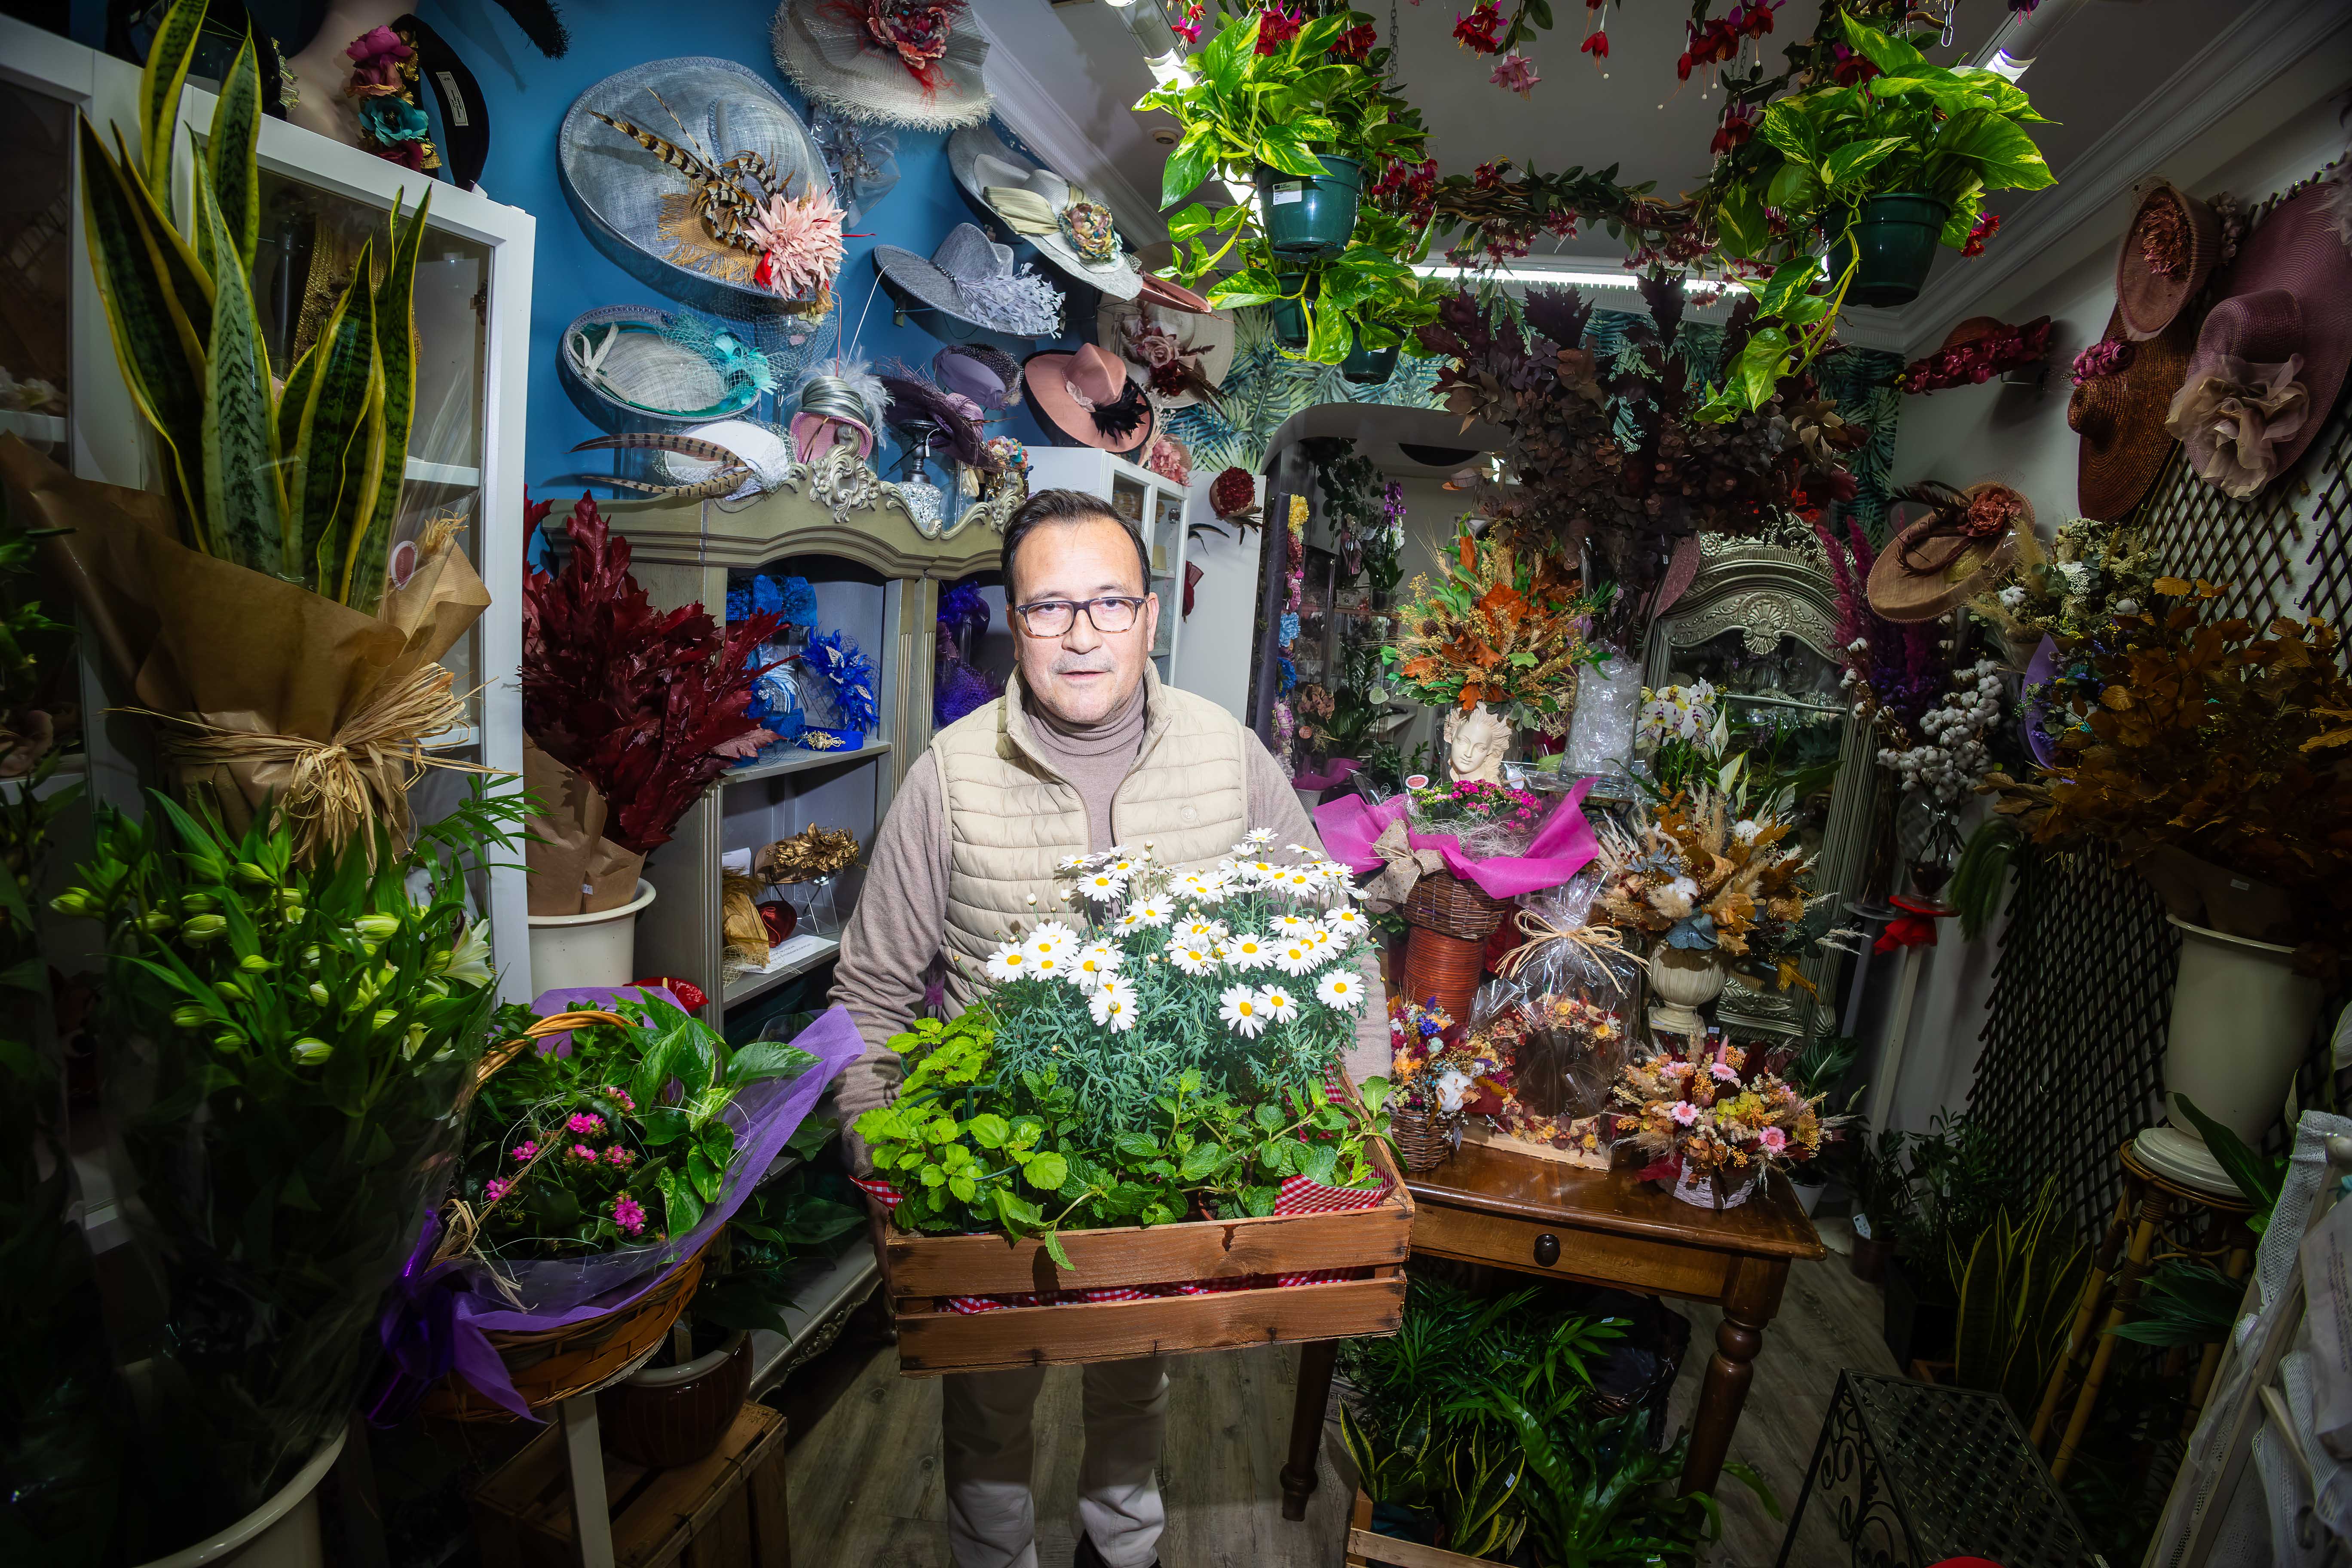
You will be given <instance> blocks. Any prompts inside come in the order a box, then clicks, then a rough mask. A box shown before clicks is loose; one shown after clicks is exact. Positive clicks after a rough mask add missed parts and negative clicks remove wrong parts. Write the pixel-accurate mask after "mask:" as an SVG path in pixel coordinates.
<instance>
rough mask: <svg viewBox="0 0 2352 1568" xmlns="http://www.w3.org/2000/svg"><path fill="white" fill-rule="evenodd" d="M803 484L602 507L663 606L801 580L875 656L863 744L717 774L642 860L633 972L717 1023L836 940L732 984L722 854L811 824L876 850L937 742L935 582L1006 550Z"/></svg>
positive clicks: (802, 937)
mask: <svg viewBox="0 0 2352 1568" xmlns="http://www.w3.org/2000/svg"><path fill="white" fill-rule="evenodd" d="M803 485H804V488H801V487H795V486H790V485H788V486H787V487H786V488H784V489H778V490H776V491H773V492H772V493H770V494H768V495H765V496H762V497H761V498H760V499H758V500H754V501H751V503H749V504H748V505H742V506H734V507H728V506H722V505H720V504H719V502H716V501H676V500H646V501H632V500H623V501H616V502H613V503H611V504H609V505H608V506H606V507H605V509H604V510H605V514H606V516H608V517H610V518H611V519H612V521H613V526H614V530H615V531H617V532H619V533H621V534H622V535H624V536H625V537H626V538H627V539H628V541H629V545H630V549H631V552H632V553H633V563H632V570H633V571H634V572H635V575H636V579H637V581H638V583H639V584H641V585H642V586H643V587H644V588H645V590H646V595H647V596H648V597H649V598H650V599H651V600H652V602H653V603H654V604H655V605H657V606H659V607H662V608H665V609H667V608H671V607H674V606H677V605H687V604H694V603H699V604H701V605H703V606H704V607H705V608H706V609H707V610H709V612H710V613H711V615H712V616H714V617H715V618H719V619H723V618H724V616H725V614H726V605H727V587H728V577H729V574H730V573H743V572H752V571H765V572H769V573H771V574H792V575H797V576H802V577H805V578H807V579H808V580H809V583H810V584H811V586H812V587H813V588H814V590H815V592H816V597H817V629H818V630H820V631H835V630H839V631H845V632H847V633H848V634H849V635H850V637H853V638H854V639H855V640H856V643H857V646H858V647H859V648H861V649H862V650H863V651H864V652H865V654H866V657H867V658H870V659H872V660H873V661H874V666H875V670H876V689H875V702H876V707H877V710H878V713H879V721H878V724H877V729H876V731H875V732H874V733H873V734H871V735H869V736H867V737H866V743H865V744H864V745H862V746H860V747H858V748H857V749H856V750H855V751H842V752H787V753H786V754H784V755H782V756H781V757H773V758H770V759H769V760H766V761H763V762H761V763H754V764H752V765H751V766H749V767H742V768H738V769H735V770H733V771H731V772H730V773H725V774H722V775H721V776H720V777H719V780H718V781H717V782H716V783H715V784H712V785H711V787H710V789H709V792H708V793H707V794H705V795H704V796H703V797H702V798H701V799H700V800H699V801H697V802H696V803H695V805H693V806H692V807H691V808H690V809H688V812H687V814H686V816H684V818H682V819H681V820H680V821H679V823H678V826H677V835H676V837H673V838H672V839H671V840H670V842H669V843H667V844H665V845H662V846H661V847H658V848H656V849H655V850H654V852H653V853H652V854H651V855H649V856H648V857H646V871H645V875H646V879H647V880H648V881H650V882H652V883H653V885H654V887H655V888H656V889H657V896H656V900H655V902H654V906H653V908H652V909H650V910H647V911H646V914H645V916H643V917H642V918H641V919H640V920H639V921H638V924H637V967H638V969H639V970H640V971H642V972H643V973H647V974H668V975H676V976H677V977H679V978H681V979H685V980H689V981H691V982H693V983H694V984H696V985H698V986H699V987H701V989H702V992H703V994H705V995H707V996H709V998H710V999H711V1000H710V1002H709V1005H708V1006H707V1007H706V1009H705V1010H704V1015H703V1016H704V1017H705V1019H706V1020H707V1021H708V1022H709V1023H710V1024H711V1026H713V1027H716V1028H721V1029H723V1028H725V1027H726V1026H727V1025H728V1023H730V1021H736V1022H740V1020H741V1019H742V1018H743V1017H744V1016H757V1014H756V1011H755V1010H756V1009H760V1008H763V1007H765V1006H768V1005H772V1004H773V1002H774V1001H775V999H776V994H777V993H778V992H780V991H781V990H782V988H783V987H784V986H785V985H786V984H788V983H790V982H792V981H795V980H798V979H801V978H803V977H804V976H806V975H810V974H814V973H819V972H821V971H822V970H824V967H825V966H826V965H827V964H829V963H832V962H833V960H834V958H835V955H836V954H837V952H839V949H840V943H839V942H838V941H837V940H836V937H837V933H836V932H834V931H802V932H796V933H795V935H794V936H793V939H792V940H791V941H790V942H785V943H783V944H782V945H780V946H779V947H777V948H776V949H775V950H774V952H773V953H772V956H771V967H770V968H769V969H768V970H766V971H763V972H758V973H749V974H744V975H741V976H740V977H739V978H737V979H736V980H735V981H734V982H733V984H726V983H724V982H723V981H722V980H721V978H720V976H721V974H722V973H723V970H722V965H721V960H720V953H721V950H722V948H723V946H724V938H723V935H722V931H721V926H720V910H719V905H720V898H719V890H720V883H719V860H720V857H721V856H722V855H723V854H724V853H725V852H726V851H728V850H730V849H751V850H757V849H759V848H760V847H762V846H763V845H766V844H768V843H770V842H772V841H773V840H775V839H778V838H782V837H789V836H790V835H792V834H793V833H796V832H798V831H800V830H801V829H802V828H803V827H806V826H810V825H812V824H814V825H815V826H823V827H835V828H843V829H845V830H847V831H849V832H851V833H854V834H855V835H856V837H857V841H858V844H859V846H860V847H861V849H862V848H864V847H868V846H870V845H871V844H872V843H873V839H874V831H875V829H876V827H877V826H879V825H880V823H881V821H882V818H883V816H885V814H887V812H888V811H889V809H890V801H891V798H892V796H893V795H894V794H895V793H896V792H897V789H898V784H899V781H900V780H902V779H904V778H905V777H906V773H907V770H908V768H909V767H910V766H912V765H913V763H914V761H915V759H916V758H917V757H919V756H920V755H921V754H922V752H923V749H924V747H926V746H927V745H929V743H930V731H931V726H930V712H931V671H932V652H933V645H934V626H935V625H936V622H937V618H938V615H939V585H940V584H941V583H942V582H953V581H954V580H955V579H957V578H959V577H963V576H966V575H969V574H972V573H975V572H981V571H985V570H987V569H989V568H991V567H992V566H993V565H994V564H995V563H996V553H997V551H998V548H999V547H1000V546H1001V545H1002V543H1003V536H1002V535H1001V534H999V533H998V532H996V531H994V530H993V529H991V528H986V527H976V526H975V527H967V528H964V529H961V530H959V531H957V532H956V533H955V534H954V535H953V536H952V537H950V538H948V539H945V540H932V539H928V538H926V537H924V536H923V534H922V533H921V532H920V531H919V530H918V529H917V528H916V526H915V524H914V521H913V520H912V519H911V518H910V517H909V516H908V514H907V512H906V510H905V509H904V508H903V507H902V506H901V505H899V504H898V500H897V498H896V496H895V494H893V493H892V492H891V491H890V490H889V489H888V488H887V487H877V489H875V490H874V491H873V492H872V494H871V496H870V497H869V498H867V500H866V504H860V505H843V504H837V503H836V502H835V501H834V500H826V499H821V498H820V495H819V493H818V492H819V491H820V490H821V489H823V487H822V486H820V485H818V484H816V483H814V482H813V481H809V480H806V479H803ZM861 865H862V858H861ZM859 876H860V870H859V868H852V869H851V870H849V871H847V872H845V873H844V874H843V875H842V876H841V877H840V878H839V879H836V882H835V903H836V906H837V909H838V912H839V914H840V917H841V918H842V919H843V920H844V921H846V920H847V919H848V917H849V914H850V912H851V910H852V909H853V907H854V905H855V902H856V889H857V883H858V880H859ZM730 1013H731V1014H732V1018H731V1019H730Z"/></svg>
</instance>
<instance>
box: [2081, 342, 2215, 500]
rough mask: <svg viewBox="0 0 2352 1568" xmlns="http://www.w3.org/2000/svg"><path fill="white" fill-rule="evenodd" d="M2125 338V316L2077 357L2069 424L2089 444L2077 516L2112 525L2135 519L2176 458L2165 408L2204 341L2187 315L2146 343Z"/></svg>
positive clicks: (2083, 447) (2084, 455) (2083, 455)
mask: <svg viewBox="0 0 2352 1568" xmlns="http://www.w3.org/2000/svg"><path fill="white" fill-rule="evenodd" d="M2124 331H2125V329H2124V318H2123V311H2122V310H2116V312H2115V313H2114V314H2113V315H2112V316H2110V317H2109V318H2108V320H2107V331H2106V335H2105V336H2104V337H2102V338H2101V339H2100V340H2099V341H2098V342H2095V343H2093V344H2092V345H2091V346H2090V347H2089V348H2087V349H2084V351H2083V352H2082V353H2079V354H2077V355H2075V356H2074V396H2073V397H2072V398H2071V399H2070V400H2069V401H2068V403H2067V405H2066V423H2067V425H2068V426H2069V427H2071V428H2072V429H2073V430H2074V433H2075V435H2077V436H2079V437H2082V444H2081V447H2080V450H2079V452H2078V454H2077V457H2076V461H2075V469H2074V510H2076V511H2078V512H2079V513H2081V514H2082V515H2083V516H2084V517H2095V518H2099V519H2102V520H2104V521H2108V522H2120V521H2123V520H2124V519H2125V518H2126V517H2127V516H2129V515H2130V514H2131V510H2132V508H2134V507H2136V506H2137V505H2139V503H2140V498H2141V497H2143V496H2145V495H2147V488H2148V486H2150V485H2152V484H2154V483H2156V476H2157V475H2158V474H2159V473H2161V472H2162V471H2163V469H2164V460H2165V459H2166V458H2168V457H2170V456H2171V455H2172V437H2171V435H2170V434H2169V433H2168V431H2167V430H2166V429H2165V427H2164V423H2165V409H2166V406H2167V405H2168V404H2169V403H2170V402H2171V401H2172V395H2173V393H2174V392H2175V391H2176V390H2178V389H2179V385H2180V377H2181V374H2182V373H2183V372H2185V371H2186V370H2187V369H2188V368H2189V349H2190V347H2191V346H2193V345H2194V343H2195V342H2196V331H2195V323H2194V321H2192V319H2191V318H2189V317H2188V316H2186V315H2181V316H2176V317H2174V318H2173V319H2172V324H2171V325H2169V326H2168V327H2166V328H2165V329H2164V331H2161V332H2158V334H2157V335H2156V336H2155V337H2152V338H2150V339H2148V340H2147V342H2139V343H2136V342H2132V341H2131V339H2129V338H2128V337H2126V336H2125V335H2124Z"/></svg>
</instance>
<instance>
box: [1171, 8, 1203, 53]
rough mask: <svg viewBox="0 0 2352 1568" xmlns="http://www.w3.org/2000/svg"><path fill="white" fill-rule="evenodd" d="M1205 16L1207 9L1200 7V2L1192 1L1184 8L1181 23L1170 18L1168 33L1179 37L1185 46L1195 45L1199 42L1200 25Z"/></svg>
mask: <svg viewBox="0 0 2352 1568" xmlns="http://www.w3.org/2000/svg"><path fill="white" fill-rule="evenodd" d="M1207 15H1208V7H1207V6H1206V5H1202V3H1201V0H1192V4H1191V5H1187V6H1185V7H1184V19H1183V20H1182V21H1181V22H1180V21H1177V20H1176V19H1175V18H1174V17H1172V16H1171V17H1170V18H1169V20H1168V28H1169V31H1171V32H1172V33H1174V34H1176V35H1177V36H1178V37H1181V38H1182V39H1183V40H1184V42H1185V43H1187V44H1192V45H1197V44H1199V43H1200V41H1201V23H1202V19H1203V18H1204V17H1206V16H1207Z"/></svg>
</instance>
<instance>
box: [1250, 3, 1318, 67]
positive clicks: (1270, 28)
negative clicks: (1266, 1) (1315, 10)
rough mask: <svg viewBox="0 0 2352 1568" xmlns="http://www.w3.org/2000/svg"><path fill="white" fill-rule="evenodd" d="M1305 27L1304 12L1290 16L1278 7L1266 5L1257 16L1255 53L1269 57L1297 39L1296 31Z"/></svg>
mask: <svg viewBox="0 0 2352 1568" xmlns="http://www.w3.org/2000/svg"><path fill="white" fill-rule="evenodd" d="M1306 25H1307V16H1306V13H1305V12H1303V11H1302V12H1300V13H1299V14H1298V15H1297V16H1292V15H1291V14H1290V13H1289V12H1288V11H1286V10H1285V9H1284V8H1283V7H1282V6H1279V5H1268V6H1267V7H1266V8H1265V10H1263V11H1260V12H1259V13H1258V14H1257V52H1258V53H1259V54H1262V55H1270V54H1273V53H1275V52H1276V50H1278V49H1280V48H1281V47H1282V46H1283V45H1285V44H1286V43H1288V42H1290V40H1291V39H1293V38H1295V37H1298V29H1299V28H1301V27H1303V26H1306Z"/></svg>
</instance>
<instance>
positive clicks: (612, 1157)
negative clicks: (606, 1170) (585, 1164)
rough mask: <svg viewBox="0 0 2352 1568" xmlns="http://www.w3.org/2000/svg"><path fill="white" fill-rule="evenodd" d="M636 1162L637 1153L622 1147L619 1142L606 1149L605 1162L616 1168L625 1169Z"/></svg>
mask: <svg viewBox="0 0 2352 1568" xmlns="http://www.w3.org/2000/svg"><path fill="white" fill-rule="evenodd" d="M604 1163H606V1164H607V1165H610V1166H612V1167H614V1169H615V1170H621V1171H625V1170H627V1169H628V1168H629V1167H630V1166H632V1165H634V1164H635V1163H637V1157H636V1155H635V1153H633V1152H630V1151H629V1150H626V1149H624V1148H622V1147H621V1146H620V1145H619V1144H618V1143H615V1144H614V1145H613V1146H612V1147H611V1148H610V1149H607V1150H605V1151H604Z"/></svg>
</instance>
